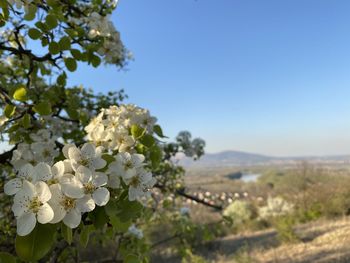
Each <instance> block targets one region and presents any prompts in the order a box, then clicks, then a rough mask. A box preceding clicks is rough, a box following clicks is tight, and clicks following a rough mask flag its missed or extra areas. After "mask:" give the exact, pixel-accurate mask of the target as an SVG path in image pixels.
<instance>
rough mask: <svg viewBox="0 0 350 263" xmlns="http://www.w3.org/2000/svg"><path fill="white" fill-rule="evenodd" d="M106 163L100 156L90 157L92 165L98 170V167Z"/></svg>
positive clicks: (100, 167)
mask: <svg viewBox="0 0 350 263" xmlns="http://www.w3.org/2000/svg"><path fill="white" fill-rule="evenodd" d="M106 164H107V162H106V161H105V160H103V159H102V158H100V157H97V158H94V159H92V166H93V167H94V168H95V169H96V170H98V169H102V168H103V167H105V166H106Z"/></svg>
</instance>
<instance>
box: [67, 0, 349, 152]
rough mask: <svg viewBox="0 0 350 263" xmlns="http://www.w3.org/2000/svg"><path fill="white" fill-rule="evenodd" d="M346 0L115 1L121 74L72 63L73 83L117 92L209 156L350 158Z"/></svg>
mask: <svg viewBox="0 0 350 263" xmlns="http://www.w3.org/2000/svg"><path fill="white" fill-rule="evenodd" d="M349 10H350V1H348V0H344V1H342V0H337V1H334V0H327V1H325V0H307V1H305V0H283V1H281V0H254V1H253V0H197V1H195V0H176V1H174V0H147V1H146V0H120V1H119V6H118V8H117V10H116V12H115V13H114V15H113V18H112V19H113V21H114V23H115V25H116V27H117V28H118V30H119V31H120V32H121V36H122V39H123V41H124V43H125V45H126V46H127V48H128V49H130V50H131V51H132V52H133V54H134V57H135V60H134V61H131V62H130V63H129V65H128V67H127V70H125V71H118V70H117V69H116V68H115V67H100V68H99V69H97V70H96V69H93V68H90V67H87V66H80V68H79V70H78V71H77V72H75V73H74V74H73V75H71V79H70V83H71V84H83V85H84V86H86V87H92V88H94V89H95V90H96V91H102V92H104V91H108V90H113V89H115V90H117V89H121V88H124V89H125V90H126V93H127V94H128V95H129V97H130V98H129V99H128V101H127V102H130V103H135V104H138V105H140V106H143V107H147V108H149V109H150V110H151V113H152V114H153V115H155V116H157V117H158V119H159V123H160V124H161V125H162V127H163V130H164V132H165V133H166V134H167V135H169V136H170V137H174V136H175V135H176V134H177V132H178V131H180V130H189V131H191V132H192V134H193V136H199V137H202V138H203V139H205V140H206V142H207V148H206V150H207V152H218V151H222V150H242V151H248V152H256V153H264V154H271V155H277V156H281V155H282V156H283V155H328V154H350V15H349Z"/></svg>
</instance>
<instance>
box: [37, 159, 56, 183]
mask: <svg viewBox="0 0 350 263" xmlns="http://www.w3.org/2000/svg"><path fill="white" fill-rule="evenodd" d="M51 178H52V173H51V167H50V165H48V164H47V163H38V164H37V165H36V166H35V167H34V179H35V181H47V180H49V179H51Z"/></svg>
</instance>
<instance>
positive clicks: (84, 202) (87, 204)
mask: <svg viewBox="0 0 350 263" xmlns="http://www.w3.org/2000/svg"><path fill="white" fill-rule="evenodd" d="M76 209H77V210H79V211H80V212H82V213H85V212H90V211H92V210H94V209H95V202H94V200H93V199H92V198H91V195H85V196H84V197H83V198H80V199H78V200H77V201H76Z"/></svg>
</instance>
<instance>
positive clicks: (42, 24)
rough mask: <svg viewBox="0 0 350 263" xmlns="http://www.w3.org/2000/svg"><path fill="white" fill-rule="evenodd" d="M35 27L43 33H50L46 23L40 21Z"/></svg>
mask: <svg viewBox="0 0 350 263" xmlns="http://www.w3.org/2000/svg"><path fill="white" fill-rule="evenodd" d="M35 26H36V27H37V28H39V29H40V30H41V31H48V27H47V25H46V24H45V23H43V22H41V21H38V22H36V23H35Z"/></svg>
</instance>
